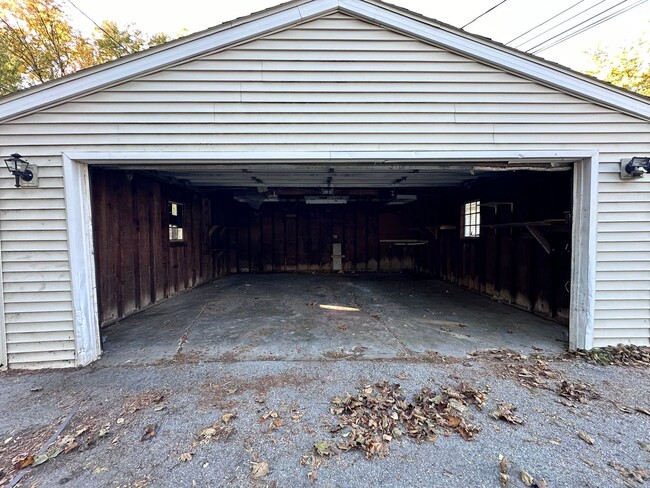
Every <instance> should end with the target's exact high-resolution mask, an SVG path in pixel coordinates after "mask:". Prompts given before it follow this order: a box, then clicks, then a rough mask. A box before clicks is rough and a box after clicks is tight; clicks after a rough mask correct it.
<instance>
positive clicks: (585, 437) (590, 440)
mask: <svg viewBox="0 0 650 488" xmlns="http://www.w3.org/2000/svg"><path fill="white" fill-rule="evenodd" d="M578 437H580V439H582V440H583V441H585V442H586V443H587V444H589V445H592V446H593V444H594V438H593V437H591V436H590V435H589V434H585V433H584V432H578Z"/></svg>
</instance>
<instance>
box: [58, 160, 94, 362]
mask: <svg viewBox="0 0 650 488" xmlns="http://www.w3.org/2000/svg"><path fill="white" fill-rule="evenodd" d="M62 156H63V182H64V187H65V209H66V217H67V221H68V222H67V223H68V225H67V227H68V252H69V257H70V278H71V287H72V309H73V319H74V333H75V344H76V345H75V348H76V355H75V357H76V364H77V366H85V365H87V364H89V363H91V362H93V361H95V360H96V359H99V356H100V355H101V341H100V335H99V315H98V308H97V282H96V280H95V256H94V250H93V226H92V213H91V211H92V209H91V203H90V179H89V170H88V165H87V164H83V163H80V162H78V161H77V160H76V159H72V158H70V157H69V156H68V155H67V154H63V155H62Z"/></svg>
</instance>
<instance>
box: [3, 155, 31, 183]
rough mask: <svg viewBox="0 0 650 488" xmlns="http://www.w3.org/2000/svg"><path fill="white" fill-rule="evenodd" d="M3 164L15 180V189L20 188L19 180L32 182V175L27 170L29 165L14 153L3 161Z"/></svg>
mask: <svg viewBox="0 0 650 488" xmlns="http://www.w3.org/2000/svg"><path fill="white" fill-rule="evenodd" d="M5 164H6V165H7V169H8V170H9V172H10V173H11V174H12V175H14V177H15V178H16V188H20V180H23V181H32V179H34V173H32V172H31V171H30V170H28V169H27V166H29V163H28V162H27V161H25V160H24V159H22V158H21V157H20V154H18V153H14V154H12V155H11V156H9V157H8V158H7V159H5Z"/></svg>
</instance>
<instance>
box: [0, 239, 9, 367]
mask: <svg viewBox="0 0 650 488" xmlns="http://www.w3.org/2000/svg"><path fill="white" fill-rule="evenodd" d="M1 256H2V239H1V238H0V257H1ZM8 360H9V358H8V354H7V327H6V325H5V294H4V279H3V275H2V259H0V371H4V370H6V369H7V368H8V367H9V365H8Z"/></svg>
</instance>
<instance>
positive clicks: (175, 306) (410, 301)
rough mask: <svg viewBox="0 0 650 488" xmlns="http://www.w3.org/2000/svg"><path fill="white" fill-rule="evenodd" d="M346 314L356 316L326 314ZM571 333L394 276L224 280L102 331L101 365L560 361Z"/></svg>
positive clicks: (441, 286) (449, 289) (434, 284)
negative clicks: (484, 355)
mask: <svg viewBox="0 0 650 488" xmlns="http://www.w3.org/2000/svg"><path fill="white" fill-rule="evenodd" d="M322 305H325V306H330V305H333V306H343V307H349V308H354V309H357V310H358V311H346V310H331V309H326V308H321V306H322ZM567 334H568V328H567V327H565V326H562V325H559V324H557V323H554V322H551V321H548V320H544V319H542V318H540V317H537V316H535V315H532V314H530V313H527V312H524V311H521V310H518V309H516V308H514V307H511V306H508V305H505V304H501V303H497V302H495V301H492V300H490V299H488V298H485V297H482V296H480V295H477V294H475V293H472V292H468V291H466V290H462V289H460V288H458V287H455V286H452V285H448V284H446V283H443V282H440V281H437V280H431V279H425V278H418V277H414V276H409V275H396V274H391V275H388V274H385V275H378V274H345V275H340V274H330V275H322V274H319V275H309V274H263V275H231V276H227V277H225V278H222V279H219V280H217V281H214V282H212V283H209V284H206V285H203V286H200V287H197V288H195V289H193V290H191V291H188V292H186V293H183V294H181V295H179V296H176V297H174V298H172V299H169V300H167V301H165V302H163V303H161V304H158V305H155V306H153V307H151V308H149V309H148V310H146V311H144V312H141V313H139V314H136V315H134V316H132V317H129V318H127V319H125V320H123V321H121V322H120V323H118V324H115V325H113V326H111V327H109V328H107V329H105V330H104V334H103V342H104V355H103V358H102V360H101V363H100V364H103V365H111V364H124V363H138V364H143V363H144V364H146V363H152V362H156V361H163V360H170V359H173V358H174V357H175V356H176V355H177V354H178V353H179V352H180V353H182V354H183V355H185V357H188V358H192V359H195V360H223V361H248V360H273V359H281V360H293V361H295V360H314V359H325V360H326V359H345V358H358V359H361V358H363V359H390V358H416V357H420V356H422V355H429V354H431V353H439V354H441V355H445V356H463V355H465V354H467V353H469V352H472V351H475V350H481V349H493V348H510V349H514V350H517V351H521V352H524V353H526V352H531V351H533V347H534V348H535V350H536V351H540V350H541V351H544V352H547V353H560V352H562V351H564V350H565V348H566V344H567Z"/></svg>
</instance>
